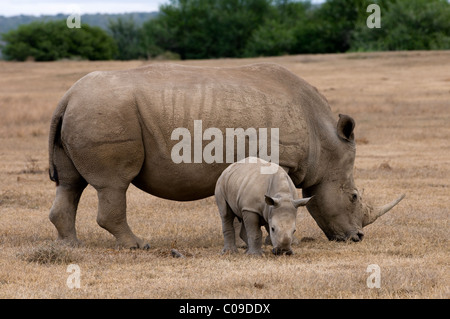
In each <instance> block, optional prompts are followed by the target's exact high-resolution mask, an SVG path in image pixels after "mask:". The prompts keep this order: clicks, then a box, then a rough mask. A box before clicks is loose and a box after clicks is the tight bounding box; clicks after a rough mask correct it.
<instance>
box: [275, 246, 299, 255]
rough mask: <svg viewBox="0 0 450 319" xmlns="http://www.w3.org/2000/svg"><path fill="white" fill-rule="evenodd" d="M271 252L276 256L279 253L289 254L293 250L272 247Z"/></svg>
mask: <svg viewBox="0 0 450 319" xmlns="http://www.w3.org/2000/svg"><path fill="white" fill-rule="evenodd" d="M272 253H273V254H274V255H277V256H279V255H288V256H290V255H292V254H293V253H294V252H293V251H292V249H290V248H289V249H283V248H273V249H272Z"/></svg>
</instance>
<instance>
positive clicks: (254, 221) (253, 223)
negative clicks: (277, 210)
mask: <svg viewBox="0 0 450 319" xmlns="http://www.w3.org/2000/svg"><path fill="white" fill-rule="evenodd" d="M242 215H243V222H244V225H243V226H244V227H245V229H246V230H247V244H248V249H247V251H246V253H247V254H249V255H262V254H263V251H262V248H261V247H262V231H261V226H260V224H259V221H260V216H259V215H258V214H255V213H253V212H248V211H244V212H242Z"/></svg>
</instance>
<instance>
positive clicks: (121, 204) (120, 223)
mask: <svg viewBox="0 0 450 319" xmlns="http://www.w3.org/2000/svg"><path fill="white" fill-rule="evenodd" d="M97 195H98V215H97V223H98V224H99V225H100V227H102V228H104V229H106V230H107V231H109V232H110V233H111V234H113V235H114V237H116V240H117V244H118V246H121V247H126V248H131V249H136V248H141V249H148V248H150V246H149V245H148V244H147V243H145V242H144V241H143V240H142V239H140V238H138V237H136V236H135V235H134V234H133V232H132V231H131V229H130V226H128V223H127V216H126V189H112V188H104V189H98V190H97Z"/></svg>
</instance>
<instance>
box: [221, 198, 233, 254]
mask: <svg viewBox="0 0 450 319" xmlns="http://www.w3.org/2000/svg"><path fill="white" fill-rule="evenodd" d="M216 203H217V207H218V208H219V213H220V217H221V218H222V231H223V238H224V246H223V249H222V254H226V253H237V251H238V250H237V247H236V239H235V230H234V220H235V218H236V215H235V214H234V213H233V211H232V210H231V208H230V206H228V204H227V202H226V200H225V199H224V198H223V197H222V196H221V195H220V194H216Z"/></svg>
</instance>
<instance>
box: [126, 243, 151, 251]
mask: <svg viewBox="0 0 450 319" xmlns="http://www.w3.org/2000/svg"><path fill="white" fill-rule="evenodd" d="M136 249H142V250H149V249H150V245H149V244H145V245H144V246H139V245H136V246H132V247H130V250H136Z"/></svg>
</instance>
